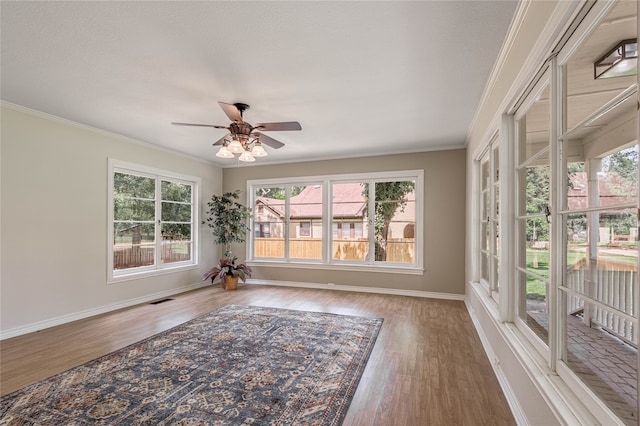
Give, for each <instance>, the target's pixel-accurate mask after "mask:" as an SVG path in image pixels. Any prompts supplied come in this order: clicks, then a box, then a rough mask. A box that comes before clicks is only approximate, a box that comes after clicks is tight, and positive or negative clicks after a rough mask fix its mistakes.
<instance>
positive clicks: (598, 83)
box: [567, 1, 637, 130]
mask: <svg viewBox="0 0 640 426" xmlns="http://www.w3.org/2000/svg"><path fill="white" fill-rule="evenodd" d="M635 3H636V2H633V1H620V2H618V3H617V4H616V5H615V6H614V7H613V8H612V9H611V11H610V12H609V14H608V15H607V16H606V17H605V18H604V21H603V22H604V23H606V24H604V23H603V24H602V25H600V26H599V27H598V28H597V29H596V30H595V31H593V32H592V34H591V35H590V36H589V38H588V39H587V40H586V41H585V42H584V43H583V44H582V45H581V46H580V48H579V49H578V50H577V52H576V53H575V54H574V55H573V57H572V59H571V60H570V61H569V63H568V65H567V129H572V128H573V127H575V126H576V125H577V124H578V123H580V122H582V121H583V120H584V119H585V118H587V117H588V116H590V115H591V114H593V113H594V112H595V111H597V110H598V108H600V107H601V106H602V105H604V104H606V103H607V102H609V101H610V100H612V99H613V98H615V97H616V96H618V95H619V94H620V93H621V92H622V91H623V90H624V89H626V88H628V87H629V86H631V85H633V84H635V83H636V76H635V75H629V76H620V77H615V78H604V79H603V78H594V69H593V64H594V62H596V61H597V60H598V59H599V58H600V57H602V56H604V55H605V54H606V53H607V52H608V51H610V50H611V48H613V47H614V46H615V45H617V44H618V43H619V42H620V41H622V40H624V39H634V38H636V37H637V13H636V4H635ZM635 62H636V68H637V59H636V60H635ZM634 98H635V97H634ZM634 104H635V101H634ZM634 110H635V107H634ZM592 130H597V129H592Z"/></svg>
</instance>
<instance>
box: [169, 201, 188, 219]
mask: <svg viewBox="0 0 640 426" xmlns="http://www.w3.org/2000/svg"><path fill="white" fill-rule="evenodd" d="M162 221H163V222H188V223H191V204H178V203H171V202H166V201H163V202H162Z"/></svg>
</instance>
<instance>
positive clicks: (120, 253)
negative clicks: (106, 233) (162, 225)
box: [113, 222, 155, 269]
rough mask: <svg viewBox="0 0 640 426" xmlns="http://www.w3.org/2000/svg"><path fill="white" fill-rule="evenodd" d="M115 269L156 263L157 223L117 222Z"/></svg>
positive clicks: (115, 225) (114, 245)
mask: <svg viewBox="0 0 640 426" xmlns="http://www.w3.org/2000/svg"><path fill="white" fill-rule="evenodd" d="M114 228H115V229H114V241H113V269H126V268H136V267H140V266H149V265H153V264H155V243H154V241H155V224H153V223H140V222H138V223H131V222H127V223H121V222H119V223H115V224H114Z"/></svg>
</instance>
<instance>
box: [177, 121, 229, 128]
mask: <svg viewBox="0 0 640 426" xmlns="http://www.w3.org/2000/svg"><path fill="white" fill-rule="evenodd" d="M171 124H173V125H174V126H197V127H215V128H216V129H228V127H227V126H219V125H217V124H196V123H176V122H173V123H171Z"/></svg>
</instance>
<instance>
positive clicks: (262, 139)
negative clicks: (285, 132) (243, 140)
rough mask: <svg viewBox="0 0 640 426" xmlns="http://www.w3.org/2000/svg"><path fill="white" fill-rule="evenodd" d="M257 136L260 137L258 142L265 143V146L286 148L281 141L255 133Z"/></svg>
mask: <svg viewBox="0 0 640 426" xmlns="http://www.w3.org/2000/svg"><path fill="white" fill-rule="evenodd" d="M255 134H256V135H258V140H259V141H260V143H263V144H265V145H269V146H270V147H271V148H275V149H278V148H282V147H283V146H284V144H283V143H282V142H280V141H277V140H275V139H274V138H272V137H270V136H267V135H265V134H262V133H257V132H256V133H255Z"/></svg>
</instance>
